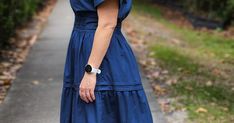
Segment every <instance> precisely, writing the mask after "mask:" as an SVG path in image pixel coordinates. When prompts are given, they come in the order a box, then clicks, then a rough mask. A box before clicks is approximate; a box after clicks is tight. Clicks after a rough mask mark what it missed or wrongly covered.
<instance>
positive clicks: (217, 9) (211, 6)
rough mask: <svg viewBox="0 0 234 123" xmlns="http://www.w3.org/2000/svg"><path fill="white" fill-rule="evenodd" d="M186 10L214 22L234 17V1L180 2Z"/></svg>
mask: <svg viewBox="0 0 234 123" xmlns="http://www.w3.org/2000/svg"><path fill="white" fill-rule="evenodd" d="M180 1H181V2H183V3H182V5H183V6H184V8H185V9H186V10H187V11H189V12H192V13H194V14H197V15H202V16H205V17H206V18H210V19H214V20H228V19H231V18H233V17H234V0H180Z"/></svg>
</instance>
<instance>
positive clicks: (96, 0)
mask: <svg viewBox="0 0 234 123" xmlns="http://www.w3.org/2000/svg"><path fill="white" fill-rule="evenodd" d="M93 1H94V7H95V8H97V7H98V6H99V5H101V4H102V3H103V2H104V1H105V0H93ZM126 1H127V0H119V8H120V6H121V5H122V4H125V3H126Z"/></svg>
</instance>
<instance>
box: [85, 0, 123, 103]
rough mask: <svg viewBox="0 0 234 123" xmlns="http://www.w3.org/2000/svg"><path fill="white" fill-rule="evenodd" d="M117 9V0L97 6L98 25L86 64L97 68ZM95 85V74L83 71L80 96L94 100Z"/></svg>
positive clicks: (107, 42) (115, 18) (105, 47)
mask: <svg viewBox="0 0 234 123" xmlns="http://www.w3.org/2000/svg"><path fill="white" fill-rule="evenodd" d="M118 9H119V5H118V0H106V1H105V2H103V3H102V4H101V5H99V6H98V7H97V13H98V26H97V29H96V32H95V35H94V41H93V46H92V50H91V54H90V56H89V60H88V64H90V65H92V66H93V67H94V68H99V66H100V64H101V62H102V60H103V58H104V56H105V54H106V52H107V49H108V47H109V44H110V41H111V37H112V34H113V31H114V29H115V27H116V24H117V17H118ZM95 85H96V74H87V73H86V72H85V74H84V77H83V79H82V81H81V84H80V96H81V98H82V99H83V100H84V101H86V102H87V103H88V102H89V101H90V102H92V101H93V100H95V96H94V89H95Z"/></svg>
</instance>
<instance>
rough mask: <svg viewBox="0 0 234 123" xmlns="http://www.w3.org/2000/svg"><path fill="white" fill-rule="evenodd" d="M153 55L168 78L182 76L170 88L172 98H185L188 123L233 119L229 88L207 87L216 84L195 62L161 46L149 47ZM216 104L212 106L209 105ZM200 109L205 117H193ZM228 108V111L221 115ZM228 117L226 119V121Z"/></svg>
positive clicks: (232, 102) (204, 69) (182, 54)
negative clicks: (204, 110)
mask: <svg viewBox="0 0 234 123" xmlns="http://www.w3.org/2000/svg"><path fill="white" fill-rule="evenodd" d="M150 50H152V51H154V55H153V57H155V58H156V59H158V60H159V63H160V65H161V66H162V67H163V68H166V69H167V70H169V72H170V73H169V74H171V75H177V76H183V78H182V79H180V80H179V82H178V83H177V84H174V85H172V86H171V87H170V89H171V92H172V94H174V95H172V96H185V97H186V98H185V99H184V100H181V102H182V103H183V104H184V105H185V107H186V108H187V110H188V111H189V117H190V119H191V120H196V118H199V120H201V121H199V122H204V123H205V122H207V121H208V119H207V118H213V119H217V120H222V118H226V120H230V119H231V118H234V117H232V116H234V98H233V97H234V91H232V90H231V88H230V87H227V86H225V85H222V83H221V84H213V85H211V86H207V85H206V82H207V81H210V80H211V81H213V80H217V79H219V78H217V76H215V75H212V74H211V73H210V72H209V71H208V70H207V69H206V68H204V67H203V66H201V65H199V64H198V63H196V60H194V59H193V58H191V57H189V56H188V54H185V53H182V52H180V50H179V49H176V48H174V47H170V46H164V45H161V44H155V45H153V46H152V47H150ZM212 103H215V104H216V105H215V106H212V105H211V104H212ZM199 107H203V108H205V109H207V110H208V113H201V114H199V113H196V112H195V111H196V109H197V108H199ZM224 108H227V109H228V111H224ZM227 117H228V118H227Z"/></svg>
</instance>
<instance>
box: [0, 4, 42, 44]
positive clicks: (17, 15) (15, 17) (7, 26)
mask: <svg viewBox="0 0 234 123" xmlns="http://www.w3.org/2000/svg"><path fill="white" fill-rule="evenodd" d="M43 2H44V0H20V1H19V0H2V1H1V3H0V17H1V18H0V47H1V46H2V45H3V44H6V43H7V40H8V38H9V37H10V36H11V35H13V34H14V29H15V28H16V27H17V26H19V25H21V24H22V23H24V22H25V21H27V20H29V19H30V17H31V16H32V15H33V14H34V13H35V12H36V10H37V9H38V8H39V7H40V6H42V5H43Z"/></svg>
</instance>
